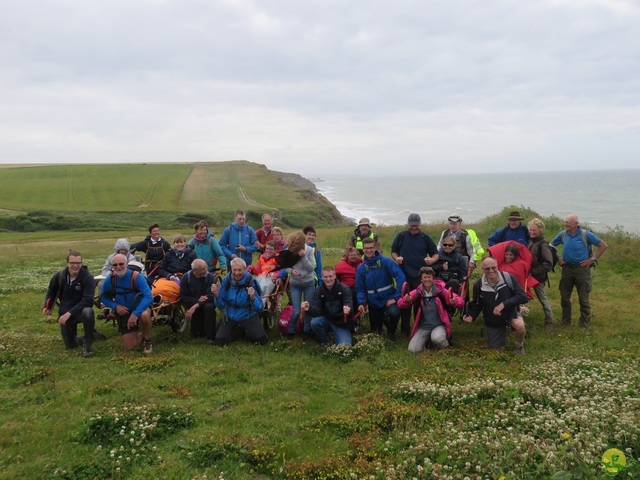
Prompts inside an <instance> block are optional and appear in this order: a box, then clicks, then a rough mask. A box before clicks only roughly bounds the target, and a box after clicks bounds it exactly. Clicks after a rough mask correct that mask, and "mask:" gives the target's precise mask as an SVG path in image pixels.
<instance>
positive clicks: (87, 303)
mask: <svg viewBox="0 0 640 480" xmlns="http://www.w3.org/2000/svg"><path fill="white" fill-rule="evenodd" d="M95 290H96V284H95V281H94V279H93V275H91V272H89V269H88V268H87V267H86V266H84V265H82V255H81V254H80V252H76V251H73V250H72V251H70V252H69V253H68V254H67V267H66V268H65V269H63V270H60V271H59V272H56V273H55V274H54V275H53V277H51V281H50V282H49V288H48V289H47V295H46V297H45V300H44V308H43V310H42V314H43V315H51V312H52V311H53V309H54V307H55V303H56V300H57V299H59V300H60V306H59V307H58V323H59V324H60V334H61V335H62V341H63V342H64V346H65V347H66V348H67V349H71V348H76V347H77V346H78V345H82V347H83V351H82V356H83V357H85V358H87V357H91V356H93V351H92V345H93V336H94V330H95V324H96V321H95V316H94V313H93V295H94V294H95ZM79 323H82V327H83V329H84V337H82V338H81V337H78V336H77V335H78V324H79Z"/></svg>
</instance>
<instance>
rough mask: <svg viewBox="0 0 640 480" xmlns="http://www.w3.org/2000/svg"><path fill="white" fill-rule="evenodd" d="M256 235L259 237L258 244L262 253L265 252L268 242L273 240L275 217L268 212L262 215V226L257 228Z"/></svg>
mask: <svg viewBox="0 0 640 480" xmlns="http://www.w3.org/2000/svg"><path fill="white" fill-rule="evenodd" d="M256 237H257V238H258V243H257V244H256V246H257V247H258V250H260V253H264V247H265V246H266V245H267V242H268V241H270V240H273V217H272V216H271V215H269V214H268V213H265V214H264V215H262V227H260V228H259V229H258V230H256Z"/></svg>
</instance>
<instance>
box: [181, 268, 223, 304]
mask: <svg viewBox="0 0 640 480" xmlns="http://www.w3.org/2000/svg"><path fill="white" fill-rule="evenodd" d="M215 282H216V277H214V276H213V274H212V273H211V272H207V273H206V275H205V276H204V277H201V278H198V277H196V276H195V275H194V274H193V271H189V272H187V273H185V274H184V275H183V276H182V279H181V280H180V300H181V301H182V303H183V304H184V306H185V307H186V308H191V307H193V306H194V305H195V304H196V303H199V304H200V305H203V304H204V303H208V302H211V303H214V302H215V296H214V295H213V293H211V285H213V284H214V283H215ZM202 295H206V296H207V301H206V302H201V301H200V297H201V296H202Z"/></svg>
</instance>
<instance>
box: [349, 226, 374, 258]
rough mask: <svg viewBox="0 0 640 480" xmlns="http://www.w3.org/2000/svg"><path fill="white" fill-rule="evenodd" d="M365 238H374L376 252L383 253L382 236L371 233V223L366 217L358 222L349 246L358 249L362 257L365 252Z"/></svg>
mask: <svg viewBox="0 0 640 480" xmlns="http://www.w3.org/2000/svg"><path fill="white" fill-rule="evenodd" d="M365 238H373V240H374V242H375V246H376V250H378V251H379V252H380V253H382V243H381V242H380V236H378V235H377V234H375V233H373V232H372V231H371V222H370V220H369V219H368V218H366V217H365V218H361V219H360V221H359V222H358V226H357V227H356V229H355V230H354V231H353V236H352V237H351V238H350V239H349V242H348V243H347V246H348V247H355V248H357V249H358V252H360V256H362V255H364V250H363V249H362V240H364V239H365Z"/></svg>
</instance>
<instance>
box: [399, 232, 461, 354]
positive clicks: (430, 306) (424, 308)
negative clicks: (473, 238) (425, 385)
mask: <svg viewBox="0 0 640 480" xmlns="http://www.w3.org/2000/svg"><path fill="white" fill-rule="evenodd" d="M445 241H446V240H445ZM414 303H416V304H418V306H417V308H416V312H417V313H416V318H415V321H414V322H413V329H412V330H411V337H410V338H411V340H410V341H409V351H410V352H412V353H418V352H422V351H423V350H424V349H425V347H426V346H427V345H428V344H429V343H431V344H433V345H434V346H435V347H436V348H447V347H449V344H450V339H451V316H450V315H449V312H448V311H447V306H449V307H452V308H462V306H463V305H464V300H462V298H461V297H460V296H459V295H458V294H457V293H454V292H453V291H452V290H450V289H447V288H446V287H445V284H444V282H443V281H442V280H440V279H436V278H435V271H434V270H433V269H432V268H431V267H422V268H421V269H420V285H419V286H418V288H416V289H415V290H413V291H411V292H409V293H407V294H405V295H404V296H403V297H401V298H400V300H398V307H400V308H409V307H410V306H411V305H413V304H414Z"/></svg>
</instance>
